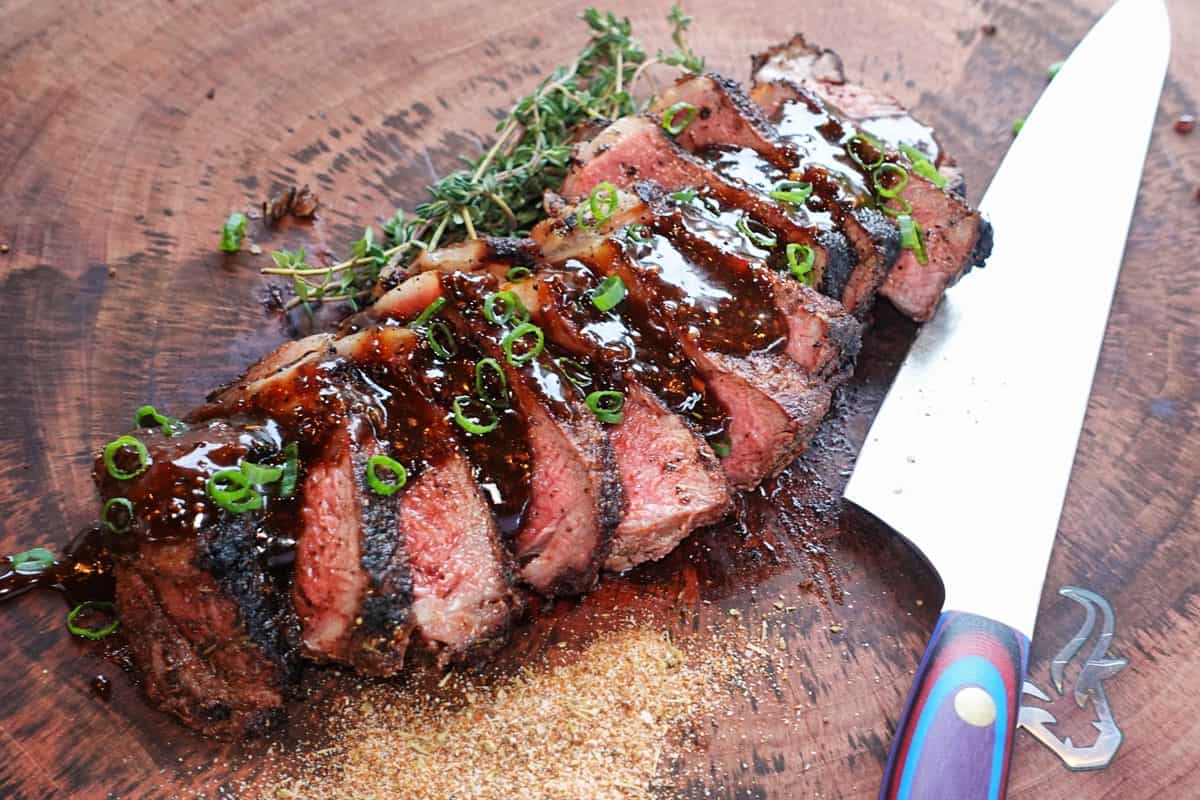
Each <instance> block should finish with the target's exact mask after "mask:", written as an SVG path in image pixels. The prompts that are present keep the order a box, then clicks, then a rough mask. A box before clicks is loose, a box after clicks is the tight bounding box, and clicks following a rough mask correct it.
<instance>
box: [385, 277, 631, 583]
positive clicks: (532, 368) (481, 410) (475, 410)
mask: <svg viewBox="0 0 1200 800" xmlns="http://www.w3.org/2000/svg"><path fill="white" fill-rule="evenodd" d="M497 288H498V282H497V280H496V279H495V278H494V277H493V276H491V275H489V274H486V273H481V274H474V275H471V274H467V273H458V272H439V271H430V272H425V273H421V274H418V275H416V276H414V277H413V278H410V279H409V280H408V281H406V282H405V283H403V284H401V285H400V286H398V287H396V288H395V289H393V290H392V291H390V292H389V293H387V294H386V295H384V296H383V297H381V298H380V300H379V301H378V302H377V303H376V304H375V305H374V306H372V307H371V308H370V309H368V312H367V313H368V314H369V315H371V316H372V317H373V318H375V319H389V320H392V321H396V322H411V321H413V310H414V309H415V308H417V307H418V306H420V302H418V301H415V300H414V299H413V295H416V296H418V297H419V298H420V300H421V301H425V300H429V298H433V299H432V300H429V302H436V301H442V300H444V301H446V302H445V304H444V305H443V306H441V307H440V308H438V310H437V314H436V318H434V319H432V321H429V320H427V321H426V323H427V325H432V324H434V323H435V322H436V323H440V324H443V325H446V326H448V329H447V333H449V334H450V335H451V336H452V338H453V342H454V352H449V351H446V350H444V349H443V352H442V353H441V354H439V353H438V352H436V351H435V349H433V347H432V345H430V344H429V343H428V341H426V343H425V344H424V345H423V346H422V349H421V354H422V356H421V358H422V359H423V360H422V361H421V362H420V363H419V364H418V368H417V372H418V373H419V374H421V375H422V376H423V379H424V381H425V382H426V384H427V387H428V389H429V391H430V392H431V393H432V396H433V397H434V398H435V399H436V400H437V401H438V402H439V404H440V405H441V407H442V408H443V411H444V412H446V413H449V414H453V410H454V407H455V404H456V403H457V405H458V407H459V411H460V414H461V416H462V417H463V418H464V420H465V424H461V423H460V424H458V425H457V426H456V428H457V429H456V430H455V431H454V433H455V436H456V437H457V438H458V439H459V440H460V442H461V443H462V446H463V449H464V450H465V451H466V452H467V454H468V456H469V457H470V459H471V462H472V466H473V468H474V473H475V476H476V479H477V480H478V481H479V482H480V484H481V485H482V486H483V487H484V488H485V494H486V495H487V497H488V499H489V501H490V502H491V505H492V509H493V513H494V514H495V516H496V519H497V520H498V522H499V525H500V529H501V532H502V533H503V534H504V538H505V541H506V542H507V544H508V546H509V547H510V549H511V552H512V554H513V556H514V558H515V559H516V562H517V565H518V573H519V575H520V577H521V579H522V580H523V581H524V582H525V583H527V584H528V585H530V586H531V587H533V588H534V589H536V590H537V591H539V592H542V593H544V594H548V595H555V594H574V593H578V592H583V591H586V590H588V589H590V588H591V587H592V586H593V585H594V584H595V581H596V579H597V577H598V574H599V569H600V566H601V565H602V564H603V562H604V559H605V558H606V556H607V552H608V548H609V543H610V540H611V535H612V530H613V529H614V528H615V527H616V525H617V522H618V520H619V518H620V514H621V510H622V508H623V505H624V501H623V497H622V493H621V488H620V479H619V477H618V475H617V473H616V469H615V466H614V460H613V453H612V446H611V443H610V442H609V440H608V437H607V435H606V434H605V432H604V431H603V430H602V429H601V427H600V425H599V423H598V422H597V421H596V419H595V416H594V415H593V414H592V413H591V412H590V411H588V410H587V408H586V407H585V406H584V404H583V398H582V397H580V396H579V394H578V392H577V391H576V387H574V386H573V385H572V384H570V383H569V382H566V381H563V380H562V379H561V378H560V377H559V376H558V373H557V372H556V371H555V369H554V367H553V363H552V361H551V358H552V352H551V351H552V347H548V348H546V349H545V351H544V352H542V353H539V354H538V355H536V356H534V357H531V358H530V359H529V360H528V361H527V362H525V363H523V364H522V363H509V360H508V358H507V355H506V352H505V349H504V345H503V340H504V337H505V336H506V335H507V334H508V333H510V332H511V331H512V329H513V327H514V325H515V324H516V322H517V321H515V320H510V321H509V322H507V323H505V324H504V325H498V324H494V323H492V322H490V321H488V320H487V319H486V318H485V315H484V304H485V302H486V300H487V297H488V296H489V295H490V294H492V293H494V292H495V291H496V290H497ZM425 307H426V308H428V307H429V305H428V303H427V304H426V306H425ZM418 316H419V315H418ZM530 341H531V340H530ZM513 346H514V347H517V348H518V349H519V348H520V347H522V346H523V343H516V344H515V345H513ZM517 355H518V356H519V357H520V356H521V353H520V352H518V353H517ZM484 359H492V360H493V361H494V362H495V364H496V366H498V367H499V368H500V369H501V371H502V372H503V375H504V380H505V383H506V392H507V394H508V400H509V402H508V403H507V407H494V406H489V405H488V404H486V403H484V402H483V401H482V400H480V399H479V397H478V393H477V387H476V366H477V364H479V363H480V362H481V361H483V360H484ZM492 423H495V427H494V428H491V429H489V430H486V431H482V432H472V431H470V430H468V429H467V428H468V427H474V426H476V425H478V426H480V427H483V428H488V427H489V426H490V425H491V424H492Z"/></svg>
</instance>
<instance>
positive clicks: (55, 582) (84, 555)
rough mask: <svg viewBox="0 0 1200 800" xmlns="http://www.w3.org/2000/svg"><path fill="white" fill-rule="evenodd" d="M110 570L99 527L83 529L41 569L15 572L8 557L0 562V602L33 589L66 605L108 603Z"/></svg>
mask: <svg viewBox="0 0 1200 800" xmlns="http://www.w3.org/2000/svg"><path fill="white" fill-rule="evenodd" d="M112 570H113V559H112V555H111V554H110V552H109V549H108V546H107V542H106V537H105V531H104V530H103V529H102V528H101V527H100V526H94V527H91V528H85V529H84V530H83V531H81V532H80V533H79V534H78V535H76V537H75V538H74V539H73V540H72V541H71V543H70V544H68V545H67V547H66V548H65V549H64V550H63V553H62V554H61V555H60V556H58V557H57V558H56V559H55V560H54V563H53V564H51V565H50V566H49V567H47V568H46V569H44V570H41V571H38V572H32V573H29V572H24V573H23V572H17V571H16V569H14V568H13V561H12V558H11V557H5V558H3V559H0V603H3V602H5V601H8V600H12V599H14V598H17V597H20V596H21V595H23V594H25V593H26V592H28V591H31V590H33V589H54V590H56V591H59V592H61V593H62V595H63V597H64V599H65V600H66V601H67V604H68V605H70V606H77V605H79V604H80V603H84V602H87V601H89V600H93V601H99V602H112V600H113V599H114V595H115V584H114V581H113V575H112Z"/></svg>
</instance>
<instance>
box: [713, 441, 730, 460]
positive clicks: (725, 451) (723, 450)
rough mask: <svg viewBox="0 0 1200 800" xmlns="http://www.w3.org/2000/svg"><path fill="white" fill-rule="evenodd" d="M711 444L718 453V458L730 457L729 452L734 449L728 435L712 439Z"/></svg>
mask: <svg viewBox="0 0 1200 800" xmlns="http://www.w3.org/2000/svg"><path fill="white" fill-rule="evenodd" d="M709 446H710V447H712V451H713V452H714V453H716V455H717V458H729V453H730V452H731V451H732V447H731V446H730V442H729V438H728V437H726V436H722V437H721V438H720V439H716V440H714V441H712V442H711V443H710V444H709Z"/></svg>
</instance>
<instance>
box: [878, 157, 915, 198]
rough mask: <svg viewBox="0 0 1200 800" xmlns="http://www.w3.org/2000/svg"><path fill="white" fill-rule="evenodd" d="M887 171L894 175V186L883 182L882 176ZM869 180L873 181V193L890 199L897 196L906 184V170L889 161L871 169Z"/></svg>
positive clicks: (886, 173)
mask: <svg viewBox="0 0 1200 800" xmlns="http://www.w3.org/2000/svg"><path fill="white" fill-rule="evenodd" d="M889 173H890V174H892V175H895V176H896V179H895V180H896V185H895V186H885V185H884V183H883V178H884V176H886V175H888V174H889ZM871 180H872V181H874V183H875V193H876V194H877V195H879V196H880V197H886V198H887V199H889V200H892V199H894V198H896V197H899V196H900V192H902V191H904V187H905V186H908V170H906V169H905V168H904V167H902V166H900V165H899V164H893V163H891V162H890V161H889V162H888V163H886V164H880V165H879V166H878V167H876V168H875V169H873V170H871Z"/></svg>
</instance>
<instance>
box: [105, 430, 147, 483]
mask: <svg viewBox="0 0 1200 800" xmlns="http://www.w3.org/2000/svg"><path fill="white" fill-rule="evenodd" d="M123 447H132V448H133V449H134V451H135V452H136V453H137V457H138V468H137V469H136V470H134V471H133V472H125V471H123V470H121V469H120V468H119V467H118V466H117V464H116V461H115V459H116V456H117V453H118V452H119V451H120V450H121V448H123ZM148 466H150V451H149V450H147V449H146V445H144V444H142V443H141V441H139V440H138V439H135V438H134V437H132V436H121V437H120V438H117V439H114V440H113V441H111V442H109V443H108V444H107V445H105V447H104V467H105V469H107V470H108V474H109V475H111V476H113V477H114V478H116V479H117V480H119V481H127V480H129V479H130V478H136V477H137V476H138V475H141V474H142V473H143V472H145V471H146V467H148Z"/></svg>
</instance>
